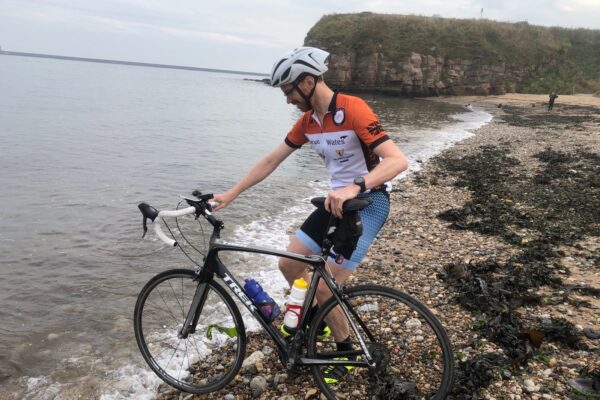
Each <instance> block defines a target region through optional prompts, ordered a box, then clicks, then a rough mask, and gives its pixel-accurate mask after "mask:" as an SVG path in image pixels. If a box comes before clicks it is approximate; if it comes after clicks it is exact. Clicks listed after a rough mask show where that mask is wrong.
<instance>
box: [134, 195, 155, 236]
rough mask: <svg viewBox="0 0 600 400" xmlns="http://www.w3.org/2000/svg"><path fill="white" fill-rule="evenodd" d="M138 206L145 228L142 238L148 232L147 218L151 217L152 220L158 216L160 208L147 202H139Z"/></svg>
mask: <svg viewBox="0 0 600 400" xmlns="http://www.w3.org/2000/svg"><path fill="white" fill-rule="evenodd" d="M138 208H139V209H140V211H141V213H142V216H143V219H142V227H143V228H144V233H143V234H142V239H143V238H144V236H146V232H148V225H147V224H146V220H147V219H148V218H150V219H151V220H152V222H154V220H155V219H156V217H157V216H158V210H157V209H156V208H154V207H152V206H151V205H149V204H146V203H140V204H138Z"/></svg>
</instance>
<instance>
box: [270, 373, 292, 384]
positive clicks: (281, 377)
mask: <svg viewBox="0 0 600 400" xmlns="http://www.w3.org/2000/svg"><path fill="white" fill-rule="evenodd" d="M287 378H288V376H287V374H277V375H275V377H274V378H273V385H274V386H277V385H279V384H280V383H285V381H286V380H287Z"/></svg>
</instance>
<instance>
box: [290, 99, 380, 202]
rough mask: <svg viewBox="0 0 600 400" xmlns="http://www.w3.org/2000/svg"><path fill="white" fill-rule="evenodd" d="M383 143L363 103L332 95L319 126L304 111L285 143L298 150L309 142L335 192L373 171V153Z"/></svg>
mask: <svg viewBox="0 0 600 400" xmlns="http://www.w3.org/2000/svg"><path fill="white" fill-rule="evenodd" d="M386 140H389V137H388V135H387V133H386V132H385V131H384V130H383V128H382V127H381V124H380V123H379V119H378V118H377V116H376V115H375V113H373V111H372V110H371V108H370V107H369V106H368V105H367V103H365V101H364V100H362V99H360V98H358V97H354V96H348V95H344V94H337V93H335V94H334V95H333V98H332V99H331V103H330V104H329V110H328V111H327V114H325V116H324V118H323V125H322V126H321V124H320V123H319V119H318V118H317V116H316V115H314V112H313V111H308V112H306V113H304V115H303V116H302V118H300V119H299V120H298V121H297V122H296V124H295V125H294V127H293V128H292V130H291V131H290V132H289V133H288V134H287V137H286V138H285V143H286V144H287V145H288V146H290V147H293V148H300V147H301V146H302V145H303V144H304V143H306V142H310V144H311V145H312V147H313V149H314V150H315V151H316V152H317V154H319V155H320V156H321V158H323V160H325V165H326V166H327V170H328V171H329V176H330V185H331V188H332V189H333V190H336V189H340V188H343V187H345V186H347V185H349V184H350V183H352V182H353V181H354V178H355V177H357V176H365V175H367V174H368V173H369V171H371V170H372V169H373V168H375V167H376V166H377V164H379V162H380V158H379V156H377V154H375V152H374V151H373V150H374V149H375V147H377V146H378V145H379V144H381V143H383V142H385V141H386ZM382 189H383V188H382ZM385 190H386V191H390V190H391V184H390V182H386V183H385Z"/></svg>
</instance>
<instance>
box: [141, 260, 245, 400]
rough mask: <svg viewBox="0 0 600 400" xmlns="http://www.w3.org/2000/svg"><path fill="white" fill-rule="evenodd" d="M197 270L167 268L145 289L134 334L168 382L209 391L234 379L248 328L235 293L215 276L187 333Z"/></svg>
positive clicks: (172, 384)
mask: <svg viewBox="0 0 600 400" xmlns="http://www.w3.org/2000/svg"><path fill="white" fill-rule="evenodd" d="M196 277H197V276H196V274H195V273H194V271H190V270H186V269H177V270H170V271H165V272H163V273H161V274H159V275H157V276H155V277H154V278H152V279H151V280H150V281H149V282H148V283H147V284H146V286H145V287H144V288H143V289H142V291H141V293H140V295H139V297H138V300H137V303H136V305H135V311H134V330H135V338H136V341H137V343H138V346H139V348H140V351H141V352H142V356H143V357H144V359H145V360H146V362H147V363H148V365H149V366H150V368H152V370H153V371H154V372H155V373H156V374H157V375H158V376H159V377H160V378H161V379H162V380H164V381H165V382H167V383H168V384H169V385H171V386H174V387H176V388H177V389H179V390H183V391H186V392H190V393H208V392H212V391H215V390H219V389H221V388H222V387H224V386H225V385H227V383H229V382H230V381H231V380H232V379H233V378H234V377H235V374H236V373H237V372H238V370H239V369H240V366H241V364H242V361H243V358H244V354H245V351H246V331H245V328H244V323H243V320H242V317H241V315H240V312H239V310H238V308H237V306H236V305H235V303H234V301H233V299H232V298H231V296H230V295H229V294H228V293H227V292H226V291H225V289H223V288H222V287H221V286H220V285H218V284H217V283H215V282H214V281H211V282H210V283H208V284H207V285H206V292H205V294H206V297H205V301H204V303H203V306H202V307H201V309H200V312H199V316H198V324H197V325H196V329H195V331H194V332H192V333H190V334H189V335H188V336H187V337H186V338H183V337H182V335H181V334H180V333H181V330H182V328H183V325H184V321H185V319H186V316H187V313H188V310H189V309H190V306H191V304H192V300H193V299H194V296H195V295H196V293H197V289H198V288H199V285H198V281H197V280H196Z"/></svg>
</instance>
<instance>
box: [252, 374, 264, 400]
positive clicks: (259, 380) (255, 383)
mask: <svg viewBox="0 0 600 400" xmlns="http://www.w3.org/2000/svg"><path fill="white" fill-rule="evenodd" d="M266 389H267V380H266V379H265V378H264V377H262V376H260V375H258V376H255V377H254V378H252V380H251V381H250V390H252V397H254V398H256V397H259V396H260V395H261V394H263V392H264V391H265V390H266Z"/></svg>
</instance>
